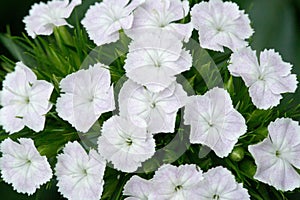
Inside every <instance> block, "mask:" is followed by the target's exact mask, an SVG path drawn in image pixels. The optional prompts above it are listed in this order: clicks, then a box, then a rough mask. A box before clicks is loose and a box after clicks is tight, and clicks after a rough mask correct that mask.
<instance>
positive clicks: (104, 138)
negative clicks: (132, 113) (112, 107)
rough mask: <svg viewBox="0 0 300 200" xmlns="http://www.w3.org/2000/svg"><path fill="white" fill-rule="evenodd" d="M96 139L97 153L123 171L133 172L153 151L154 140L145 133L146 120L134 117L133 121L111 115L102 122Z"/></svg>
mask: <svg viewBox="0 0 300 200" xmlns="http://www.w3.org/2000/svg"><path fill="white" fill-rule="evenodd" d="M101 133H102V135H101V136H100V137H99V139H98V149H99V153H100V154H101V155H102V156H103V157H104V158H105V159H106V160H108V161H110V162H112V164H113V165H114V167H115V168H116V169H118V170H121V171H123V172H134V171H136V170H137V169H138V167H140V166H141V165H142V162H144V161H146V160H147V159H149V158H151V157H152V156H153V155H154V153H155V141H154V138H153V136H152V135H151V134H149V133H147V130H146V122H145V121H144V120H142V119H140V118H136V121H135V123H132V121H131V120H127V119H126V118H123V117H119V116H113V117H111V118H110V119H108V120H107V121H105V122H104V124H103V126H102V131H101Z"/></svg>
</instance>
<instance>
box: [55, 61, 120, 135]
mask: <svg viewBox="0 0 300 200" xmlns="http://www.w3.org/2000/svg"><path fill="white" fill-rule="evenodd" d="M106 68H108V67H107V66H104V65H102V64H100V63H98V64H95V65H93V66H90V67H89V69H87V70H79V71H77V72H75V73H73V74H70V75H68V76H67V77H66V78H64V79H62V80H61V82H60V88H61V90H62V92H63V93H62V94H61V96H60V97H59V98H58V99H57V103H56V110H57V112H58V115H59V116H60V117H61V118H63V119H64V120H66V121H68V122H69V123H70V124H72V126H74V127H75V128H76V130H78V131H82V132H87V131H88V130H89V129H90V128H91V127H92V126H93V124H94V123H95V122H96V121H97V119H98V118H99V117H100V115H101V114H102V113H104V112H108V111H112V110H113V109H114V108H115V102H114V95H113V86H111V85H110V73H109V70H108V69H106Z"/></svg>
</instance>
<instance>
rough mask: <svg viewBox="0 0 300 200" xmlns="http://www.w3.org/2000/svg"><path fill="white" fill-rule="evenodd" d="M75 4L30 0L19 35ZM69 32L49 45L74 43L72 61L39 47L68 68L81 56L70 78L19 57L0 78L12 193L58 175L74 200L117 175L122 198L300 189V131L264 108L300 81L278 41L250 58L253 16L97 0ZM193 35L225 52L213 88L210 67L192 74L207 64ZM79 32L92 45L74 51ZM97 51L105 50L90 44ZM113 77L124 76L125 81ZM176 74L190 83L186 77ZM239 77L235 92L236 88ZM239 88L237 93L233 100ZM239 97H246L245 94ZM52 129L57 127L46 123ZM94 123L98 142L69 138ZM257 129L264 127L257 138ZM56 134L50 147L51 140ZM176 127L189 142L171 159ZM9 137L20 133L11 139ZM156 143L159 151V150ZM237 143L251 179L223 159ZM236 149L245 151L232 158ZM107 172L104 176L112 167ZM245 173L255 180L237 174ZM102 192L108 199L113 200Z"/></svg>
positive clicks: (177, 198) (45, 29) (210, 6)
mask: <svg viewBox="0 0 300 200" xmlns="http://www.w3.org/2000/svg"><path fill="white" fill-rule="evenodd" d="M81 3H82V2H81V0H71V1H68V0H52V1H49V2H48V3H40V4H34V5H33V6H32V8H31V10H30V11H29V16H26V17H25V18H24V23H25V25H26V31H27V33H28V35H29V36H30V37H32V38H33V39H34V38H37V39H40V35H43V36H45V35H48V36H49V35H51V34H52V33H53V32H54V31H55V29H59V28H61V26H67V27H68V28H69V29H70V30H71V29H72V28H73V26H71V25H70V24H69V22H67V20H68V18H69V17H70V15H71V13H72V11H73V9H74V8H75V7H76V6H79V5H80V4H81ZM190 7H191V9H190ZM188 19H190V21H189V22H187V20H188ZM81 28H82V29H81ZM69 29H66V30H69ZM75 29H78V30H77V31H76V32H75V33H76V34H75V36H74V37H70V35H64V36H63V37H61V38H60V40H59V41H60V42H61V41H62V40H63V39H66V38H68V42H66V44H60V45H58V46H59V47H60V48H61V47H62V46H63V45H65V46H63V48H61V49H59V52H60V53H61V52H63V51H64V48H70V49H68V50H67V54H68V53H70V52H71V51H72V53H70V56H69V57H68V55H67V54H65V55H63V56H62V55H59V54H56V52H55V51H54V50H53V49H51V48H52V46H51V47H49V48H50V50H49V51H45V52H46V55H47V56H51V55H53V57H54V58H55V59H57V60H59V59H66V60H68V59H74V62H72V65H74V64H76V63H77V64H78V63H79V65H80V64H82V65H83V63H84V65H85V66H86V63H88V65H87V66H88V67H87V68H85V69H79V66H76V67H74V66H71V63H70V66H71V67H70V66H66V69H64V70H62V71H63V72H67V73H65V74H59V73H58V74H55V73H54V72H53V71H54V70H53V71H51V69H46V67H43V69H45V72H44V71H42V70H41V68H39V66H35V67H33V66H31V67H29V66H30V64H27V63H26V62H24V63H26V64H27V65H28V66H26V65H25V64H24V63H23V62H17V63H16V64H15V66H14V71H13V72H10V73H8V74H7V75H6V77H5V80H4V81H3V84H2V85H3V89H2V91H1V99H0V104H1V109H0V125H1V126H2V127H3V129H4V131H5V132H6V133H9V134H14V135H13V136H16V138H18V142H16V141H13V140H15V139H13V140H12V139H10V138H7V137H8V136H7V135H5V138H7V139H4V140H3V141H2V142H1V144H0V151H1V154H2V156H1V158H0V170H1V177H2V178H3V180H4V181H5V182H6V183H9V184H12V186H13V188H14V189H15V190H16V191H17V192H20V193H27V194H28V195H31V194H33V193H34V192H35V191H36V190H37V189H38V188H39V187H40V186H41V185H43V184H45V183H47V182H48V181H50V180H51V178H52V175H53V174H54V175H55V177H56V180H57V187H58V191H59V192H60V193H61V194H62V195H63V196H64V197H65V198H67V199H70V200H77V199H78V200H82V199H89V200H97V199H100V198H101V197H102V194H104V193H105V189H106V188H109V186H107V187H105V184H112V183H111V182H113V181H110V180H109V179H110V178H111V177H113V178H115V179H117V181H120V183H118V184H115V183H114V184H112V185H117V186H118V187H122V188H121V189H120V188H117V189H119V191H120V192H119V193H120V194H121V191H123V195H124V197H125V198H126V199H128V200H129V199H150V200H165V199H174V200H184V199H191V200H198V199H200V200H209V199H215V200H217V199H229V200H237V199H238V200H248V199H250V195H249V194H251V193H252V190H251V193H250V190H248V189H249V187H251V183H252V182H254V181H260V182H262V183H266V184H268V185H270V186H274V187H275V188H276V189H278V190H281V191H291V190H294V189H296V188H299V187H300V174H299V173H298V172H299V171H297V170H298V169H299V168H300V159H299V156H298V154H299V153H300V126H299V124H298V123H297V122H296V121H294V120H293V119H291V118H292V117H291V118H288V116H287V115H288V114H286V112H285V111H279V110H278V111H277V113H279V115H278V116H275V117H272V116H271V115H272V114H274V113H276V112H274V113H272V109H276V106H278V105H279V104H280V100H281V99H282V98H283V94H284V93H293V92H295V91H296V89H297V83H298V81H297V78H296V75H295V74H292V72H291V70H292V65H291V64H289V63H286V62H284V61H283V60H282V58H281V56H280V55H279V54H278V53H276V52H275V50H273V49H270V50H264V51H263V52H261V54H260V56H259V59H258V58H257V56H256V51H254V50H252V49H251V47H250V46H249V43H248V39H249V38H250V37H251V36H252V34H253V32H254V31H253V29H252V28H251V26H250V19H249V17H248V15H247V14H245V12H244V11H243V10H240V9H239V7H238V5H237V4H236V3H232V2H222V1H221V0H210V1H208V2H204V1H203V2H200V3H197V4H194V5H189V1H187V0H159V1H157V0H132V1H129V0H103V1H102V2H97V3H95V4H94V5H91V6H90V7H89V8H88V9H87V11H86V13H85V15H84V17H83V19H82V20H81V23H77V26H76V28H75ZM194 29H195V30H196V31H197V32H198V36H199V43H200V45H197V48H198V50H199V49H200V50H201V51H204V49H206V50H207V51H208V52H209V53H212V52H213V53H222V52H224V50H225V49H226V51H228V52H230V53H231V56H230V58H229V59H228V60H224V61H227V62H224V63H225V64H226V65H227V68H226V69H225V70H226V72H225V74H226V76H224V77H225V78H224V80H225V82H226V84H225V87H222V86H221V85H220V84H219V83H217V84H216V83H214V87H210V86H207V87H206V86H205V85H204V81H203V79H202V78H203V77H201V76H200V75H202V74H201V71H202V70H205V67H207V66H210V65H211V64H213V63H212V61H209V62H208V63H205V64H203V65H201V67H200V69H198V68H197V69H196V70H194V69H193V68H192V66H193V64H197V63H199V62H203V61H202V59H203V58H201V55H200V53H199V51H197V50H196V49H193V47H191V46H193V45H189V44H190V43H191V42H190V41H192V40H193V38H192V35H194V34H192V32H193V31H194ZM84 31H85V32H86V33H87V35H88V37H89V39H90V40H91V41H88V42H89V43H88V44H84V45H83V46H86V49H81V47H82V46H76V44H75V45H74V44H72V42H70V41H73V42H76V41H79V39H78V38H77V39H78V40H76V37H79V38H80V37H84V34H81V35H79V36H78V35H77V34H80V33H82V32H84ZM196 31H195V34H196ZM57 34H59V33H57ZM64 34H67V33H66V32H64ZM68 34H69V33H68ZM121 36H122V37H121ZM123 36H124V37H125V40H122V38H123ZM57 37H58V36H57V35H56V39H57ZM41 38H42V37H41ZM74 38H75V39H74ZM37 39H34V40H37ZM86 39H87V38H86ZM123 39H124V38H123ZM28 40H29V39H28ZM87 40H88V39H87ZM41 41H43V40H42V39H41ZM85 42H86V41H85ZM37 43H38V44H39V42H37ZM82 43H84V42H82ZM82 43H81V45H82ZM118 43H121V44H122V45H124V46H125V49H126V48H127V49H128V51H127V52H125V53H124V54H122V53H120V50H119V49H117V48H116V49H114V53H117V54H118V53H119V54H122V55H121V56H120V57H121V58H118V59H119V60H118V63H121V65H119V66H118V67H116V66H115V65H116V63H114V62H113V63H106V62H102V61H101V58H100V59H98V58H96V59H94V60H88V59H87V60H83V59H82V60H80V59H81V56H80V55H81V54H80V55H78V56H77V54H76V53H75V54H74V49H76V51H75V52H81V53H82V52H84V53H86V54H85V55H87V54H88V53H89V52H93V53H95V54H97V53H99V52H98V50H99V49H100V51H101V50H103V51H104V49H105V47H110V45H112V46H113V45H115V44H118ZM46 44H47V43H46ZM72 45H74V46H72ZM93 45H94V46H95V45H96V46H97V47H99V46H100V48H96V50H95V51H93V50H92V51H91V48H90V47H91V46H93ZM214 51H215V52H214ZM43 52H44V51H43ZM100 53H101V52H100ZM198 53H199V54H198ZM209 53H207V54H209ZM119 54H118V55H119ZM74 55H75V56H74ZM108 56H109V55H108ZM65 57H66V58H65ZM73 57H74V58H73ZM198 57H199V58H198ZM226 59H227V58H226ZM79 60H80V61H79ZM199 60H200V61H199ZM203 60H204V59H203ZM36 63H38V64H37V65H40V62H36ZM41 63H42V62H41ZM104 63H105V64H104ZM53 68H55V67H53ZM217 69H218V68H217ZM47 70H49V71H47ZM197 70H198V71H197ZM116 71H117V73H116ZM60 72H61V71H60ZM198 72H200V73H198ZM47 73H49V74H47ZM118 73H120V74H121V75H124V77H122V78H123V79H122V78H121V76H120V77H119V76H118ZM211 73H212V74H213V72H211ZM220 73H221V72H220ZM45 74H46V75H45ZM58 76H59V77H58ZM182 77H183V78H184V79H185V80H186V81H181V78H182ZM227 77H230V78H227ZM238 77H241V79H242V81H241V80H240V79H239V78H238ZM38 78H39V79H38ZM40 79H45V80H40ZM233 79H234V80H233ZM46 80H47V81H46ZM122 80H123V81H122ZM210 81H211V80H210ZM238 81H240V82H239V83H240V85H242V86H240V88H238V89H236V90H234V89H232V88H234V83H235V82H238ZM50 82H51V83H50ZM120 82H121V83H120ZM243 82H244V83H243ZM243 84H244V85H243ZM116 85H118V86H120V88H117V87H116ZM188 86H191V87H192V88H193V90H194V92H193V93H191V92H190V91H189V90H188V89H187V88H188ZM232 90H234V91H232ZM240 90H241V91H240ZM242 90H243V93H242ZM238 93H241V94H242V95H244V96H242V97H240V98H238V97H237V96H238V95H237V94H238ZM247 95H248V96H247ZM247 97H248V100H249V101H246V100H244V99H243V98H245V99H247ZM251 101H252V102H251ZM245 102H246V103H245ZM245 104H247V105H246V106H245ZM298 107H299V106H298ZM275 111H276V110H275ZM257 113H266V114H265V115H264V118H263V120H265V121H259V119H257V121H258V122H256V126H253V125H252V124H251V123H252V121H253V118H255V117H256V115H255V114H257ZM270 113H271V114H270ZM257 115H259V114H257ZM46 118H47V120H48V121H47V123H46ZM181 118H182V120H183V124H180V119H181ZM54 120H56V121H54ZM51 124H53V125H54V126H55V128H52V129H51V128H49V127H51V126H52V125H51ZM179 124H180V125H179ZM257 124H258V125H257ZM259 124H261V126H259ZM265 124H268V127H267V128H266V127H264V126H265ZM251 125H252V126H251ZM97 126H98V127H100V128H99V130H96V132H97V139H96V140H97V142H95V145H94V146H93V147H91V148H90V147H89V146H88V145H87V144H85V142H79V141H78V140H79V137H78V135H77V132H78V133H79V135H80V136H82V135H83V137H88V136H90V135H92V134H90V132H91V131H94V129H95V127H97ZM25 127H27V128H25ZM257 127H259V128H257ZM261 127H263V128H261ZM261 129H262V130H263V131H262V132H263V133H264V134H265V135H263V134H259V133H258V134H256V133H257V132H259V130H261ZM32 132H36V133H34V134H32ZM37 132H41V133H37ZM49 132H50V133H51V134H53V135H50V134H49ZM57 132H59V134H60V135H59V137H57V138H59V139H58V140H59V142H57V143H55V142H53V143H51V142H52V140H49V141H48V140H47V139H48V138H47V137H49V138H53V137H55V134H56V133H57ZM74 132H75V134H72V133H74ZM177 132H178V135H180V136H179V137H178V138H179V139H178V141H176V142H177V143H176V145H174V144H173V146H175V147H174V149H176V148H178V149H180V148H181V147H182V146H184V147H186V151H188V153H187V154H186V155H183V156H182V157H181V159H180V160H179V161H178V162H175V163H172V164H171V163H169V162H168V156H169V154H168V153H169V151H171V150H170V149H171V146H172V144H170V145H168V143H169V141H170V140H172V138H174V135H176V133H177ZM179 132H180V133H179ZM18 133H22V134H23V133H24V135H21V137H19V135H18ZM28 133H29V134H28ZM44 133H45V136H43V134H44ZM46 133H47V134H46ZM26 134H27V135H26ZM255 134H256V135H255ZM266 135H267V137H266V138H265V136H266ZM27 136H28V138H25V137H27ZM185 136H187V137H186V138H188V139H187V140H184V139H183V138H185ZM262 136H263V137H262ZM31 138H32V139H31ZM45 138H46V139H45ZM57 138H56V139H57ZM170 138H171V139H170ZM249 138H250V139H249ZM35 139H36V140H35ZM261 140H263V141H261ZM36 141H38V142H36ZM45 141H46V142H45ZM43 142H44V143H43ZM47 142H49V144H48V143H47ZM40 143H43V144H42V145H41V144H40ZM255 143H258V144H255ZM52 144H54V145H52ZM35 145H37V146H35ZM163 145H167V146H168V147H167V148H166V149H163V151H161V152H163V153H161V152H159V153H157V152H158V149H160V148H161V147H162V146H163ZM50 146H51V147H50ZM173 146H172V147H173ZM236 147H240V148H242V149H243V150H244V151H247V150H248V153H247V154H245V155H246V156H247V157H248V159H252V160H253V159H254V162H255V164H256V166H257V170H256V172H255V174H254V173H253V174H250V175H249V174H247V173H246V172H243V173H239V171H238V170H239V167H235V164H236V163H235V164H232V160H233V159H231V160H230V157H232V155H233V151H234V150H235V148H236ZM47 148H48V149H51V152H50V153H49V152H48V151H47V150H48V149H47ZM54 148H55V150H54ZM205 148H207V149H209V150H212V152H211V153H209V154H208V155H205V156H204V157H205V159H203V160H201V159H202V157H201V156H198V153H199V151H200V153H201V149H205ZM45 149H46V150H45ZM53 152H55V153H54V155H53ZM57 153H58V154H57ZM156 153H157V154H159V155H163V156H165V157H164V159H163V161H162V162H161V160H158V159H157V160H156V155H157V154H156ZM172 153H173V154H176V151H175V152H172ZM200 153H199V154H200ZM192 154H197V157H196V158H195V157H194V156H192ZM46 156H47V157H46ZM243 156H244V152H243V155H242V156H241V159H243ZM53 157H54V158H53ZM200 157H201V158H200ZM47 158H48V159H47ZM50 158H51V159H50ZM52 158H53V159H52ZM53 160H54V161H55V163H53ZM48 161H49V162H48ZM50 164H51V165H50ZM241 165H242V164H241ZM51 166H55V167H54V168H53V169H51ZM110 166H112V167H113V168H114V169H115V170H114V171H113V172H111V171H110V169H107V168H108V167H110ZM153 166H155V167H153ZM148 168H149V169H153V168H155V169H157V170H156V171H155V172H154V173H153V174H152V175H153V176H151V174H150V175H149V173H145V174H144V175H142V176H139V175H133V176H131V177H128V176H130V174H128V173H134V172H140V171H142V172H148V171H147V169H148ZM155 169H154V170H155ZM154 170H153V171H154ZM52 171H53V174H52ZM106 171H108V172H106ZM149 171H151V170H149ZM106 173H113V175H111V174H109V175H107V176H106ZM125 173H126V174H125ZM115 174H117V176H114V175H115ZM244 174H246V175H244ZM234 175H237V177H235V176H234ZM243 176H245V177H246V178H247V180H248V179H250V181H252V182H251V183H250V184H248V183H249V181H243V178H241V177H243ZM120 177H121V178H120ZM124 177H125V178H124ZM142 177H143V178H142ZM126 181H127V182H126ZM241 182H243V184H242V183H241ZM252 184H253V183H252ZM123 185H124V187H123ZM249 185H250V186H249ZM115 187H116V186H115ZM115 189H116V188H115ZM248 191H249V193H248ZM111 193H113V191H111ZM111 193H109V192H106V193H105V195H106V196H107V195H113V198H114V199H118V198H121V197H120V196H115V195H114V194H111ZM120 194H116V195H120Z"/></svg>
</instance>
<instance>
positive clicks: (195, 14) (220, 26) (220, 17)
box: [191, 0, 253, 52]
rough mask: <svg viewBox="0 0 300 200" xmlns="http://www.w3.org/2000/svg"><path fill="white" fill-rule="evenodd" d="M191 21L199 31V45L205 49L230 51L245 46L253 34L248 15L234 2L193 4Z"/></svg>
mask: <svg viewBox="0 0 300 200" xmlns="http://www.w3.org/2000/svg"><path fill="white" fill-rule="evenodd" d="M191 15H192V18H191V21H192V23H193V24H194V27H195V29H197V30H198V31H199V42H200V46H201V47H203V48H205V49H211V50H215V51H221V52H223V51H224V48H223V47H228V48H229V49H231V50H232V51H235V50H237V49H239V48H242V47H245V46H247V45H248V43H247V42H246V41H245V39H247V38H249V37H250V36H251V35H252V34H253V30H252V28H251V26H250V20H249V18H248V15H246V14H245V13H244V11H241V10H239V7H238V5H237V4H236V3H232V2H222V1H221V0H210V1H209V2H204V1H203V2H201V3H199V4H196V5H194V7H193V8H192V10H191Z"/></svg>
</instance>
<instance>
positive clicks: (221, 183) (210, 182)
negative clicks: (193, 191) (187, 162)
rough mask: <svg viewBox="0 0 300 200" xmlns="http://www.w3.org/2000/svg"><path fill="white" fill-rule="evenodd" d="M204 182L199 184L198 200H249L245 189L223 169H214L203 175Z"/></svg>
mask: <svg viewBox="0 0 300 200" xmlns="http://www.w3.org/2000/svg"><path fill="white" fill-rule="evenodd" d="M203 176H204V180H203V181H202V182H201V183H200V185H199V189H198V190H197V194H198V195H199V196H200V197H199V199H204V200H210V199H215V195H218V197H219V199H230V200H240V199H243V200H248V199H249V200H250V196H249V194H248V192H247V190H246V189H244V188H243V187H242V185H241V184H238V183H237V182H236V181H235V177H234V176H233V175H232V173H231V172H230V171H229V170H227V169H226V168H223V167H215V168H212V169H210V170H208V171H207V172H206V173H204V174H203Z"/></svg>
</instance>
